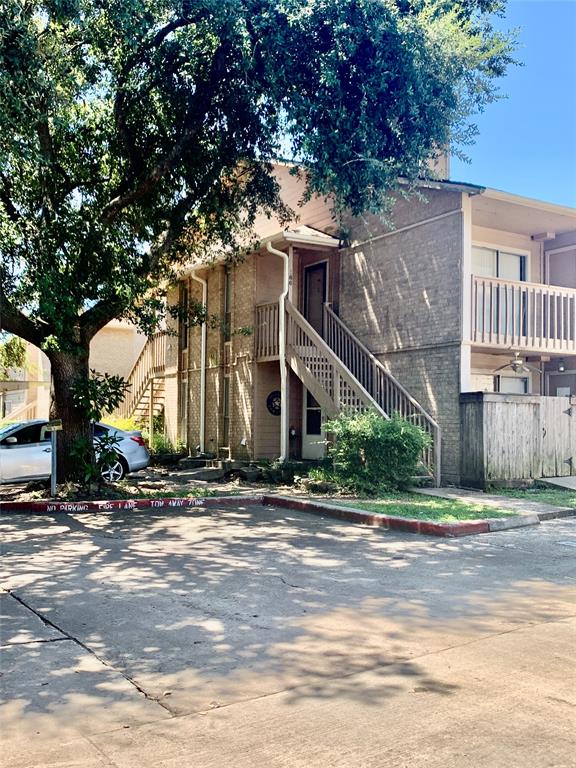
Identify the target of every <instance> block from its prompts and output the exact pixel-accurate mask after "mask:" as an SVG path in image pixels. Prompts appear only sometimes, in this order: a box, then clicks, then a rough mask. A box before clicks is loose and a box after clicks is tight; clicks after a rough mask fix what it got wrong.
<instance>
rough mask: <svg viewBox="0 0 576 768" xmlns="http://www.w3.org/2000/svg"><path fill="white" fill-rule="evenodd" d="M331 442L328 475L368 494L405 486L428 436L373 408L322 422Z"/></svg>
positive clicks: (406, 423) (414, 469)
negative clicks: (331, 437) (385, 416)
mask: <svg viewBox="0 0 576 768" xmlns="http://www.w3.org/2000/svg"><path fill="white" fill-rule="evenodd" d="M326 432H327V433H329V434H332V436H333V438H334V441H333V443H331V445H330V446H329V449H328V455H329V457H330V459H331V460H332V473H331V475H332V476H333V478H334V479H335V480H336V482H337V483H338V484H339V485H340V486H341V487H343V488H345V489H347V490H349V491H351V492H352V493H356V494H360V495H369V496H372V495H374V494H376V493H378V492H379V491H391V490H398V489H402V488H406V486H407V485H409V483H410V480H411V478H412V477H413V476H414V475H415V474H416V468H417V466H418V462H419V460H420V456H421V453H422V451H423V450H424V448H426V447H427V446H428V445H429V437H428V435H427V434H426V433H425V432H424V431H423V430H422V429H420V427H417V426H415V425H414V424H412V423H411V422H409V421H406V420H405V419H402V418H401V417H400V416H397V415H396V416H393V417H392V418H391V419H385V418H384V417H382V416H380V415H379V414H378V413H376V412H375V411H367V412H365V413H355V414H346V413H343V414H340V415H339V416H337V417H336V418H335V419H333V420H332V421H330V422H328V423H327V424H326Z"/></svg>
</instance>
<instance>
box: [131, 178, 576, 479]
mask: <svg viewBox="0 0 576 768" xmlns="http://www.w3.org/2000/svg"><path fill="white" fill-rule="evenodd" d="M278 175H279V179H280V182H281V184H282V188H283V193H284V198H285V200H286V201H287V202H288V203H289V204H292V206H293V207H294V208H295V207H296V204H297V201H298V200H299V199H300V196H301V191H302V190H301V188H299V182H298V181H297V180H296V179H295V178H294V177H292V176H291V175H290V174H289V173H288V170H287V169H286V168H285V167H279V168H278ZM420 191H421V193H422V197H411V198H410V199H408V200H406V199H403V198H401V197H399V199H398V201H397V204H396V205H395V207H394V210H393V213H392V219H393V226H391V227H389V226H387V225H386V224H385V223H383V222H382V221H381V220H380V219H379V218H378V217H375V216H366V217H364V218H362V219H361V220H359V219H357V220H351V221H350V222H348V223H347V230H348V244H346V245H342V244H341V242H340V240H339V239H338V236H339V233H338V232H337V231H336V227H335V224H334V222H333V220H332V218H331V215H330V210H329V205H328V204H327V203H325V202H323V201H321V200H319V199H313V200H311V201H310V202H308V203H307V204H306V205H305V206H304V207H303V208H302V209H299V220H298V222H296V223H295V224H294V225H293V226H291V227H289V228H288V229H286V230H284V231H280V228H279V226H278V224H277V223H276V222H274V221H270V220H264V219H263V220H262V221H260V222H259V223H258V231H259V234H260V236H261V238H262V241H261V242H262V245H261V248H260V250H259V251H258V252H256V253H253V254H252V255H250V256H249V257H248V258H247V259H246V260H244V261H243V262H242V263H240V264H238V265H236V266H226V265H225V264H223V263H220V264H219V263H216V264H213V265H211V266H209V267H208V266H206V267H204V268H196V269H195V270H192V269H190V270H189V272H188V273H187V274H184V275H183V277H182V280H181V282H180V283H179V285H178V286H177V287H176V288H175V289H174V291H173V294H172V296H171V300H172V301H180V302H181V303H186V302H187V301H188V300H189V297H192V296H193V297H194V298H196V299H200V300H201V299H202V296H203V290H204V286H203V281H205V283H206V285H205V289H206V295H207V307H208V311H209V312H210V313H214V314H217V315H219V316H220V317H221V318H222V319H223V320H225V321H226V322H224V323H223V324H222V327H219V328H208V329H205V330H204V331H202V330H201V329H200V328H189V327H187V325H186V324H181V325H180V327H179V328H178V329H176V330H177V331H178V336H177V337H173V336H172V337H170V336H165V335H164V336H162V335H161V336H158V337H157V338H156V339H155V341H154V342H151V348H150V353H149V355H148V360H149V363H148V364H149V365H152V364H153V365H154V374H153V375H154V376H156V377H160V378H161V379H163V380H164V382H165V383H164V386H165V397H166V426H167V430H168V435H169V437H171V438H172V439H173V440H176V439H180V440H182V441H184V442H185V443H186V444H187V445H188V446H189V447H190V449H191V451H192V452H194V450H195V449H196V447H197V446H200V447H201V448H202V450H204V451H206V452H209V453H212V454H215V455H219V456H222V457H224V456H225V457H228V456H230V457H231V458H235V459H241V460H254V459H264V458H269V459H272V458H276V457H278V456H284V457H288V456H290V457H295V458H300V457H302V458H319V457H320V456H322V455H323V453H324V448H325V445H324V442H323V441H324V432H323V424H324V421H325V420H326V417H327V416H329V415H331V414H333V413H335V412H337V410H338V409H340V408H344V407H352V408H358V407H370V406H371V407H376V408H378V409H380V410H381V411H382V412H384V413H387V414H390V413H392V412H394V411H399V412H401V413H402V414H403V415H406V416H407V417H408V418H411V419H413V420H414V421H416V423H419V424H421V425H422V426H423V427H424V428H425V429H426V430H427V431H428V432H429V433H430V434H431V435H432V436H433V438H434V441H435V449H436V456H434V451H430V452H429V455H428V456H427V457H426V460H427V464H428V468H429V470H430V472H431V473H436V475H437V480H439V479H440V478H439V477H438V472H439V466H441V475H442V480H443V481H444V482H455V483H459V482H466V483H469V484H476V485H483V484H485V483H486V482H489V481H490V480H495V481H496V480H517V479H527V478H531V477H539V476H542V475H545V474H570V473H571V472H572V471H573V467H572V456H573V455H574V454H575V453H576V427H574V428H572V426H571V425H572V417H571V411H570V404H571V401H570V399H569V398H571V397H573V396H576V210H573V209H568V208H563V207H561V206H556V205H550V204H547V203H542V202H537V201H534V200H529V199H526V198H522V197H518V196H516V195H510V194H506V193H503V192H498V191H496V190H491V189H484V188H481V187H478V186H474V185H469V184H458V183H453V182H429V183H423V184H422V188H421V190H420ZM278 251H280V252H281V253H280V254H279V253H278ZM284 288H286V289H287V291H286V302H285V306H286V309H285V317H284V318H282V313H281V311H280V304H279V302H281V301H282V299H281V295H282V294H283V291H284ZM282 320H284V326H285V330H284V335H282V329H281V326H282V325H283V323H282V322H281V321H282ZM242 327H251V328H252V329H253V333H252V334H251V335H244V334H242V333H238V332H237V329H239V328H242ZM203 333H205V335H206V341H205V345H204V357H203V355H202V349H203V341H202V339H203ZM283 338H284V339H285V347H286V348H285V351H284V349H283V343H282V339H283ZM515 352H517V353H518V356H517V357H518V359H517V360H515V359H514V358H515ZM143 356H145V353H143ZM143 356H141V357H143ZM283 359H285V360H286V381H285V382H284V383H283V381H282V370H283V362H282V361H283ZM503 366H506V367H503ZM138 376H139V382H140V384H139V388H138V391H139V392H141V393H142V394H143V395H144V394H145V393H146V385H145V384H143V383H142V382H145V381H148V380H151V379H152V378H153V377H152V375H150V376H148V379H147V378H146V375H145V372H143V371H142V370H140V371H139V374H138ZM204 377H205V385H204V387H203V386H202V380H203V378H204ZM202 391H204V395H202ZM280 392H282V393H283V395H284V402H285V403H287V405H288V407H287V408H285V409H284V412H283V413H282V414H280V413H279V410H280V409H279V407H278V406H279V394H278V393H280ZM469 393H476V394H474V395H471V394H469ZM148 395H149V393H148ZM575 403H576V400H575ZM131 407H135V401H134V403H132V406H131ZM574 420H575V421H576V417H575V419H574ZM558 434H560V435H562V437H561V439H560V438H558V439H556V438H552V437H551V436H552V435H558ZM440 439H441V443H440ZM440 444H441V448H440ZM440 453H441V463H440V461H439V457H440V456H439V455H440ZM574 473H576V467H574Z"/></svg>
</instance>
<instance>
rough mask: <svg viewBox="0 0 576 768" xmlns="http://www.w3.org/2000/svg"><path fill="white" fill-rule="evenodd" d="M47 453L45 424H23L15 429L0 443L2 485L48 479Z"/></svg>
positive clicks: (48, 447)
mask: <svg viewBox="0 0 576 768" xmlns="http://www.w3.org/2000/svg"><path fill="white" fill-rule="evenodd" d="M14 438H15V439H16V442H14ZM50 454H51V447H50V435H49V433H47V432H46V430H45V422H44V423H43V422H36V423H34V424H25V425H23V426H22V427H20V428H19V429H17V430H14V431H13V432H11V433H10V434H9V435H7V436H6V437H4V438H3V439H2V440H1V441H0V478H1V480H2V482H3V483H11V482H19V481H21V480H36V479H40V478H45V477H49V475H50V460H51V456H50Z"/></svg>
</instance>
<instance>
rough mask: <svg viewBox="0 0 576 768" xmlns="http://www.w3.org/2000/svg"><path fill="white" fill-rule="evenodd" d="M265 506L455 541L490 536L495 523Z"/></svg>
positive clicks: (287, 501)
mask: <svg viewBox="0 0 576 768" xmlns="http://www.w3.org/2000/svg"><path fill="white" fill-rule="evenodd" d="M264 503H265V504H273V505H274V506H277V507H286V508H288V509H297V510H299V511H301V512H311V513H312V514H317V515H326V516H328V517H334V518H336V519H337V520H346V521H348V522H351V523H362V524H364V525H370V526H372V527H373V528H386V529H391V530H397V531H405V532H408V533H419V534H423V535H427V536H443V537H447V538H455V537H458V536H473V535H475V534H477V533H490V523H491V522H492V521H491V520H471V521H469V522H463V523H433V522H431V521H428V520H415V519H414V518H410V517H394V516H393V515H377V514H372V513H370V512H363V511H361V510H359V509H355V508H354V507H344V506H342V507H341V506H337V505H335V504H329V503H324V502H318V501H307V500H306V499H294V498H286V497H285V496H269V495H265V496H264Z"/></svg>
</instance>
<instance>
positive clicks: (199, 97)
mask: <svg viewBox="0 0 576 768" xmlns="http://www.w3.org/2000/svg"><path fill="white" fill-rule="evenodd" d="M502 6H503V3H501V2H492V1H490V0H460V1H455V0H454V1H450V0H275V1H273V0H44V1H40V0H2V13H1V14H0V259H1V262H0V302H1V304H0V323H1V327H2V328H3V329H5V330H8V331H10V332H12V333H15V334H17V335H19V336H20V337H22V338H24V339H27V340H28V341H30V342H32V343H33V344H36V345H37V346H40V347H42V348H43V349H44V350H45V351H46V352H47V354H48V356H49V358H50V360H51V364H52V371H53V374H54V385H55V393H56V408H57V409H59V410H60V413H59V415H60V416H62V417H63V418H64V419H65V421H66V420H68V422H69V423H70V424H71V423H72V421H74V419H76V420H78V418H79V416H78V414H77V412H76V411H75V410H74V405H73V403H72V401H71V399H70V397H69V396H66V391H67V389H68V385H69V384H70V383H72V382H73V381H74V380H75V379H78V378H81V377H84V376H86V375H87V370H88V362H87V355H88V344H89V341H90V339H91V338H92V337H93V335H94V334H95V333H96V332H97V331H98V330H99V329H100V328H102V327H103V326H104V325H105V324H106V323H107V322H109V321H110V320H111V319H113V318H116V317H124V318H128V319H130V320H133V321H134V322H137V323H139V324H140V325H141V327H142V328H144V329H145V330H150V329H151V328H152V327H153V325H154V323H155V322H156V321H157V319H158V317H159V312H160V311H161V307H162V299H163V295H164V291H165V288H166V285H167V281H168V280H169V279H170V277H171V275H172V271H173V269H174V266H175V265H176V264H178V262H181V261H182V260H183V259H185V258H189V257H190V254H191V252H196V253H197V254H206V253H209V252H213V250H214V249H215V248H220V249H221V248H226V249H227V252H228V253H229V254H230V255H231V256H233V255H234V254H235V253H237V252H238V251H239V249H241V248H242V247H243V246H245V245H246V243H247V242H248V241H249V240H250V237H251V227H252V223H253V221H254V218H255V215H256V213H257V212H258V211H264V212H266V213H268V214H270V215H272V214H274V215H276V216H278V217H279V218H280V219H281V220H282V219H284V220H285V219H287V217H288V216H289V211H287V210H286V209H285V207H284V206H283V204H282V202H281V200H280V196H279V190H278V187H277V184H276V182H275V180H274V177H273V175H272V165H271V164H272V162H273V161H274V159H276V158H277V157H278V155H279V153H280V150H281V148H284V149H285V148H286V147H288V148H289V153H290V155H291V158H292V159H293V160H295V172H300V173H302V174H303V177H304V179H305V182H306V189H307V194H308V195H311V194H315V193H318V194H320V195H331V197H332V199H333V200H334V205H335V208H336V211H341V210H343V209H349V210H351V211H352V212H353V213H359V212H360V211H363V210H367V209H370V210H373V211H378V210H380V209H381V208H382V206H383V205H384V204H385V202H386V199H387V198H388V196H389V195H390V192H391V190H393V189H394V187H395V185H396V183H397V179H398V177H404V178H406V179H408V180H409V181H414V180H415V179H417V178H418V177H419V176H421V175H422V174H423V173H424V172H425V169H426V164H427V162H428V160H429V159H430V158H431V157H433V156H434V155H435V153H436V152H437V151H438V148H439V147H445V146H447V145H449V144H450V145H452V146H453V147H457V146H461V145H462V144H465V142H466V141H468V140H469V139H470V137H471V135H472V133H473V128H472V127H471V126H469V125H468V124H467V119H468V117H469V115H470V114H471V113H472V112H473V111H474V110H478V109H482V108H483V107H484V106H485V105H486V104H487V103H489V102H490V101H491V100H493V99H494V98H495V83H496V80H497V78H498V77H499V76H501V75H502V74H503V73H504V71H505V69H506V66H507V65H508V64H509V63H510V61H511V42H510V39H509V38H507V37H506V36H503V35H501V34H500V33H498V32H496V31H495V30H494V29H493V27H492V26H491V24H490V16H489V13H494V12H498V11H501V10H502ZM184 240H185V243H186V247H185V248H184V247H183V246H182V243H183V242H184ZM71 431H72V432H74V430H73V429H72V430H70V429H69V430H68V433H69V434H70V432H71ZM78 431H79V428H78V429H76V432H78Z"/></svg>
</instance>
